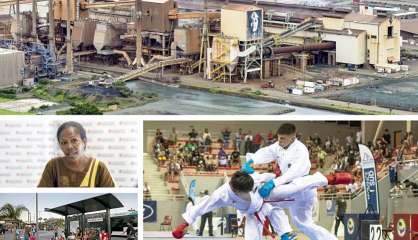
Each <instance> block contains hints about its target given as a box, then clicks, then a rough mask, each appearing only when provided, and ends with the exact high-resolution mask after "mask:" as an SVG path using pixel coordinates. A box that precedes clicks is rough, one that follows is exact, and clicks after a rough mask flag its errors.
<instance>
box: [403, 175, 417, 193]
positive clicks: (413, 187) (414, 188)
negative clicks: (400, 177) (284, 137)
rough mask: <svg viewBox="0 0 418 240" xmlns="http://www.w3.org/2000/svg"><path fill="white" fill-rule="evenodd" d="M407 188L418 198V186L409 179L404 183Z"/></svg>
mask: <svg viewBox="0 0 418 240" xmlns="http://www.w3.org/2000/svg"><path fill="white" fill-rule="evenodd" d="M404 184H405V187H406V188H407V189H410V190H411V191H412V194H413V196H414V197H418V184H416V183H414V182H411V181H409V180H408V179H407V180H405V181H404Z"/></svg>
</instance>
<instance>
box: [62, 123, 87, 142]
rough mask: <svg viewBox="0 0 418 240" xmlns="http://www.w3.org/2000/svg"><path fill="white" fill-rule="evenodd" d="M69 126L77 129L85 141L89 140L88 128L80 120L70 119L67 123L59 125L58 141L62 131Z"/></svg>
mask: <svg viewBox="0 0 418 240" xmlns="http://www.w3.org/2000/svg"><path fill="white" fill-rule="evenodd" d="M67 128H74V129H75V131H76V132H77V133H78V134H79V135H80V138H81V139H82V140H83V141H87V135H86V130H85V129H84V127H83V126H82V125H81V124H80V123H78V122H74V121H69V122H65V123H63V124H61V126H59V128H58V130H57V140H58V142H59V141H60V137H61V133H62V131H64V130H65V129H67Z"/></svg>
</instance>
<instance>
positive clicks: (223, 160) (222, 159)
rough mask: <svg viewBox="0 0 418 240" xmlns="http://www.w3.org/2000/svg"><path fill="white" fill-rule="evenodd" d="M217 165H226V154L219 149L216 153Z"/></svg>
mask: <svg viewBox="0 0 418 240" xmlns="http://www.w3.org/2000/svg"><path fill="white" fill-rule="evenodd" d="M218 165H219V166H220V167H227V166H228V165H229V164H228V154H226V152H225V150H224V149H223V148H221V149H220V150H219V153H218Z"/></svg>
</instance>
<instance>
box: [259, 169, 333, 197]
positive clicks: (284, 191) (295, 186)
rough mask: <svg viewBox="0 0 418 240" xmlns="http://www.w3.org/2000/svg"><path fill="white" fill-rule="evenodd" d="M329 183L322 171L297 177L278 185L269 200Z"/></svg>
mask: <svg viewBox="0 0 418 240" xmlns="http://www.w3.org/2000/svg"><path fill="white" fill-rule="evenodd" d="M327 183H328V180H327V178H326V177H325V176H324V175H322V174H321V173H320V172H317V173H315V174H313V175H308V176H305V177H300V178H296V179H295V180H293V181H292V182H290V183H288V184H283V185H279V186H276V187H275V188H274V189H273V190H272V191H271V193H270V196H269V198H268V199H267V201H274V200H278V199H284V198H288V197H290V196H291V195H293V194H296V193H298V192H301V191H305V190H309V189H312V188H317V187H321V186H326V185H327Z"/></svg>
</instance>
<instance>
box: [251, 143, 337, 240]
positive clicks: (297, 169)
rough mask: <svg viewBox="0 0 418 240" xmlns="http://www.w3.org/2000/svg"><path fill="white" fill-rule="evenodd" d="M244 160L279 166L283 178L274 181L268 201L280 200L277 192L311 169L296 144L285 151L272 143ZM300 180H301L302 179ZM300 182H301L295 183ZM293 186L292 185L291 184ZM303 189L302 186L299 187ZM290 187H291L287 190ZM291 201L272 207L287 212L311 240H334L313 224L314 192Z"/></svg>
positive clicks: (304, 150) (306, 153) (303, 148)
mask: <svg viewBox="0 0 418 240" xmlns="http://www.w3.org/2000/svg"><path fill="white" fill-rule="evenodd" d="M246 157H247V160H249V159H252V160H253V161H254V164H265V163H269V162H273V161H276V163H277V164H278V165H279V166H280V170H281V173H282V175H281V176H279V177H277V178H276V179H274V184H275V186H276V187H275V188H274V190H273V191H272V192H271V194H270V196H269V198H278V197H280V196H279V195H278V194H277V190H276V189H279V190H280V189H281V188H283V187H285V186H287V185H288V183H290V182H292V181H294V180H296V179H297V178H300V177H303V176H306V175H308V174H309V170H310V169H311V162H310V160H309V151H308V149H307V148H306V146H305V145H304V144H303V143H302V142H300V141H299V140H297V139H296V140H295V141H294V142H293V143H291V144H290V145H289V146H288V148H287V149H285V148H283V147H281V146H280V145H279V144H278V143H274V144H272V145H270V146H268V147H264V148H261V149H259V150H258V151H257V152H255V153H253V154H252V153H249V154H247V156H246ZM302 179H303V178H302ZM297 181H303V180H296V183H298V182H297ZM293 184H295V183H293ZM300 184H301V185H302V186H303V183H300ZM288 187H290V186H288ZM292 197H293V198H294V201H290V202H278V203H271V205H273V206H274V207H279V208H283V209H285V208H287V209H289V211H290V214H291V215H292V222H293V224H294V225H295V226H296V227H297V228H298V229H299V230H300V231H301V232H303V233H304V234H305V235H307V236H308V237H309V238H310V239H312V240H324V239H327V240H336V239H337V238H336V237H335V236H334V235H333V234H331V233H330V232H329V231H327V230H326V229H325V228H323V227H321V226H318V225H316V224H315V223H314V221H313V220H312V209H313V206H314V203H315V200H316V198H317V192H316V188H310V189H306V190H303V191H299V192H297V193H295V194H294V195H293V196H292Z"/></svg>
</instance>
